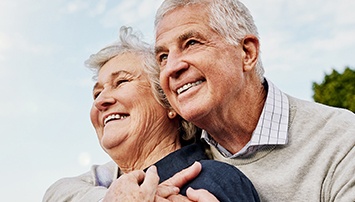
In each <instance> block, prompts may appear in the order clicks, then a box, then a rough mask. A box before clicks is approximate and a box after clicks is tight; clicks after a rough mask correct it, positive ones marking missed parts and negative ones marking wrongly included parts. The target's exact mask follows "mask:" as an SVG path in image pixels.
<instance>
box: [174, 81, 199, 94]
mask: <svg viewBox="0 0 355 202" xmlns="http://www.w3.org/2000/svg"><path fill="white" fill-rule="evenodd" d="M200 83H202V81H196V82H195V83H187V84H185V85H184V86H183V87H181V88H179V89H178V90H177V94H178V95H180V94H181V93H182V92H185V91H187V90H188V89H190V88H191V87H194V86H197V85H198V84H200Z"/></svg>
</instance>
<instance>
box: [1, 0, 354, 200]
mask: <svg viewBox="0 0 355 202" xmlns="http://www.w3.org/2000/svg"><path fill="white" fill-rule="evenodd" d="M160 2H161V0H144V1H141V0H129V1H128V0H126V1H122V0H121V1H117V0H116V1H113V0H98V1H93V0H51V1H50V2H49V1H45V0H36V1H33V0H12V1H5V0H1V1H0V92H1V99H0V106H1V108H2V109H1V113H0V129H1V142H0V148H1V152H0V162H1V165H2V166H1V168H0V173H1V177H2V180H3V183H1V185H0V186H1V187H0V189H1V190H2V193H3V194H2V196H1V198H2V200H3V201H41V199H42V196H43V194H44V192H45V190H46V189H47V188H48V187H49V186H50V185H51V184H52V183H53V182H54V181H56V180H57V179H59V178H61V177H65V176H75V175H79V174H81V173H83V172H86V171H88V170H89V169H90V165H91V164H101V163H104V162H106V161H108V160H109V157H108V156H107V155H106V154H105V153H104V152H103V150H102V149H101V147H100V146H99V144H98V141H97V138H96V134H95V132H94V129H93V127H92V126H91V123H90V119H89V110H90V107H91V103H92V98H91V90H92V85H93V81H92V80H91V77H92V72H91V71H90V70H88V69H87V68H85V66H84V64H83V62H84V61H85V60H86V59H87V58H88V57H89V55H90V54H92V53H95V52H97V51H98V50H99V49H100V48H102V47H103V46H105V45H107V44H109V43H111V42H112V41H114V40H115V39H116V37H117V35H118V29H119V27H120V26H121V25H131V26H133V27H135V28H138V29H139V30H141V31H142V32H143V33H144V35H145V37H146V41H148V42H153V36H154V34H153V20H154V13H155V10H156V9H157V7H158V6H159V4H160ZM243 2H244V3H245V4H246V5H247V6H248V7H249V9H250V10H251V12H252V14H253V16H254V18H255V22H256V24H257V26H258V27H259V33H260V37H261V51H262V59H263V64H264V66H265V70H266V76H267V77H268V78H269V79H271V80H272V81H273V82H274V83H275V84H276V85H278V86H279V87H280V89H281V90H283V91H285V92H286V93H288V94H290V95H292V96H296V97H299V98H302V99H305V100H312V89H311V87H312V82H314V81H316V82H320V81H321V80H322V78H323V77H324V74H325V73H329V72H330V71H331V69H332V68H335V69H337V70H338V71H341V72H342V71H343V69H344V67H345V66H350V67H352V68H354V67H355V59H354V55H355V13H354V12H353V11H354V10H355V1H352V0H339V1H333V0H314V1H308V0H297V1H285V0H264V1H262V2H261V1H258V0H244V1H243Z"/></svg>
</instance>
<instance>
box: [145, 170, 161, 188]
mask: <svg viewBox="0 0 355 202" xmlns="http://www.w3.org/2000/svg"><path fill="white" fill-rule="evenodd" d="M159 179H160V178H159V175H158V172H157V167H156V166H150V167H149V168H148V170H147V172H146V174H145V179H144V182H143V184H142V186H143V185H145V186H153V187H157V186H158V184H159Z"/></svg>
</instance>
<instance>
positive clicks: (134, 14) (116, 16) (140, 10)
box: [103, 0, 162, 27]
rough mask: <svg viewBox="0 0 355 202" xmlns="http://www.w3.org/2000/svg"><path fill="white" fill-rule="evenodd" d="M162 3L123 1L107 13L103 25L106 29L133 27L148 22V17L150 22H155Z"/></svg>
mask: <svg viewBox="0 0 355 202" xmlns="http://www.w3.org/2000/svg"><path fill="white" fill-rule="evenodd" d="M161 2H162V0H158V1H157V0H145V1H139V0H131V1H121V2H120V3H119V4H118V5H116V6H114V7H113V8H111V9H109V10H108V11H107V12H106V15H105V16H104V18H103V24H104V26H105V27H118V26H117V25H118V24H127V25H132V24H139V23H140V22H147V18H148V17H149V20H153V19H154V14H155V11H156V10H157V8H158V6H159V5H160V3H161ZM152 26H153V25H152Z"/></svg>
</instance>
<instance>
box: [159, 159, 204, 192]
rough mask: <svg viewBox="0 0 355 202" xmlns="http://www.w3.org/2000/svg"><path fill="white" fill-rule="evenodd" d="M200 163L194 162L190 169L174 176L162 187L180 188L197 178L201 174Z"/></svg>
mask: <svg viewBox="0 0 355 202" xmlns="http://www.w3.org/2000/svg"><path fill="white" fill-rule="evenodd" d="M201 169H202V166H201V163H199V162H195V163H194V164H192V165H191V166H190V167H188V168H185V169H184V170H182V171H180V172H178V173H176V174H175V175H174V176H172V177H171V178H169V179H168V180H166V181H164V182H163V183H162V184H164V185H172V186H176V187H179V188H181V187H182V186H183V185H184V184H186V183H187V182H189V181H190V180H192V179H194V178H195V177H197V175H198V174H199V173H200V172H201Z"/></svg>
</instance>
